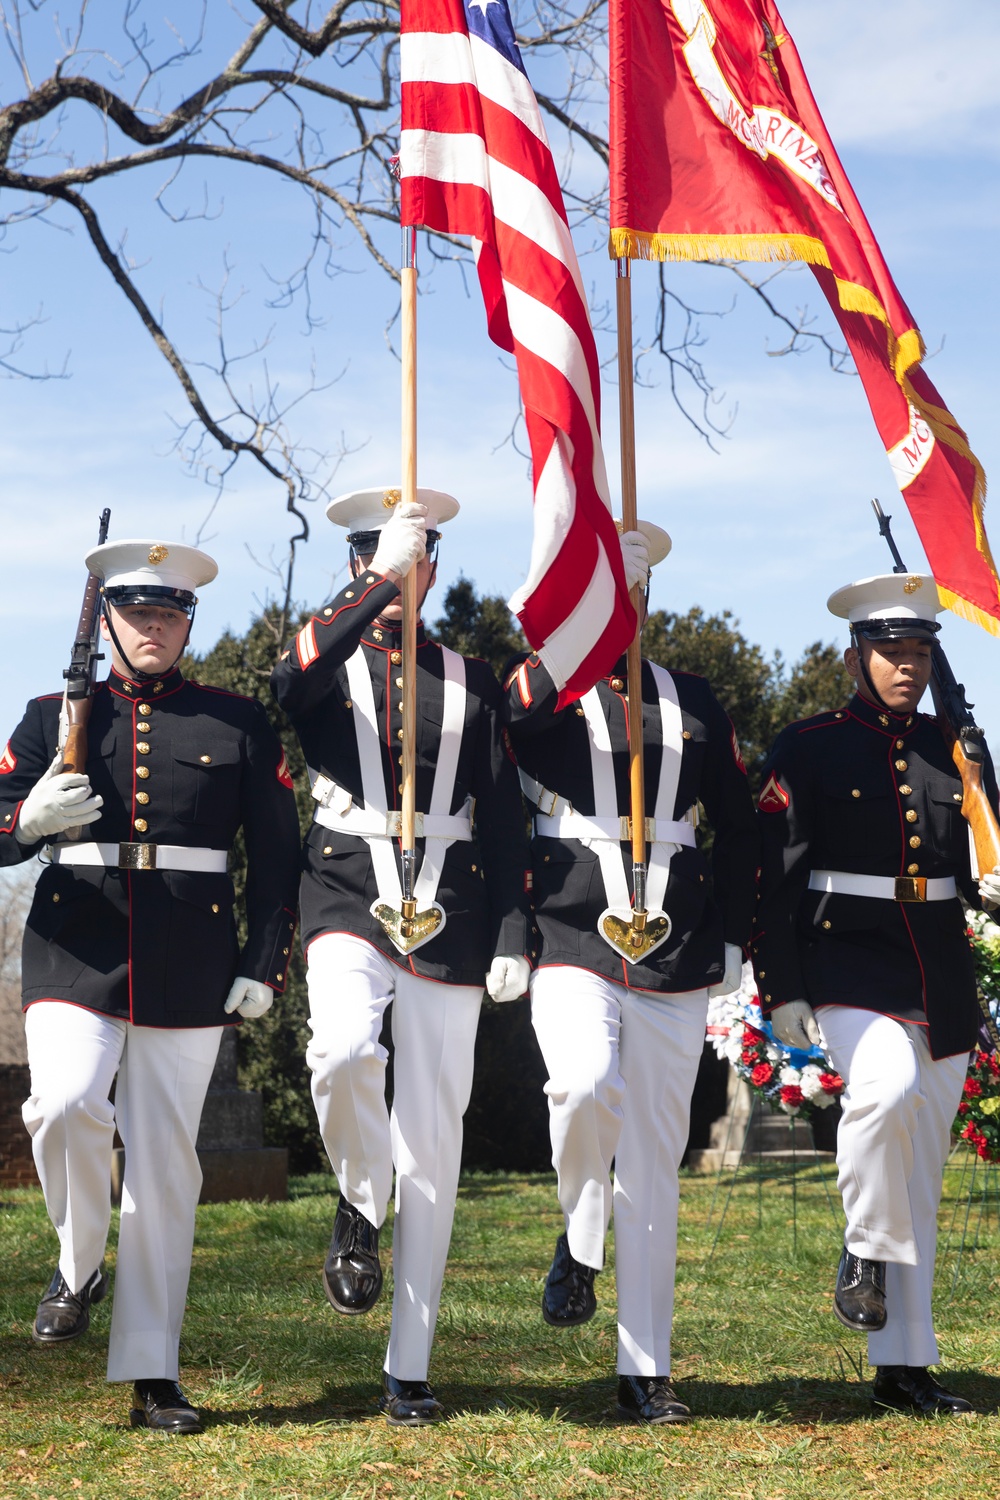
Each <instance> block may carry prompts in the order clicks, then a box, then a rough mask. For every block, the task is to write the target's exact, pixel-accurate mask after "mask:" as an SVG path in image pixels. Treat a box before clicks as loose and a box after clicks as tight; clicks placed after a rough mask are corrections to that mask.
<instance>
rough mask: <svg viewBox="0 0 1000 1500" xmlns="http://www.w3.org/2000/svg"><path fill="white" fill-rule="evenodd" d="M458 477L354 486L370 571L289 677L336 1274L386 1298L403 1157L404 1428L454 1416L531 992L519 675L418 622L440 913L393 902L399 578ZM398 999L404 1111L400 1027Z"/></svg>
mask: <svg viewBox="0 0 1000 1500" xmlns="http://www.w3.org/2000/svg"><path fill="white" fill-rule="evenodd" d="M457 510H458V502H457V501H456V500H454V499H453V498H452V497H451V496H449V495H445V494H443V493H442V492H440V491H435V490H425V489H421V490H420V491H419V492H418V501H417V503H415V504H411V505H407V504H406V503H405V502H402V501H400V498H399V491H398V490H393V489H373V490H363V491H355V492H352V493H351V494H350V495H346V496H342V497H340V498H339V499H337V500H335V501H333V502H331V504H330V506H329V507H328V510H327V514H328V515H329V517H330V519H331V520H333V521H334V522H335V523H337V524H340V525H344V526H346V527H347V530H348V533H349V538H348V539H349V542H350V545H351V572H352V577H351V578H350V580H349V581H348V583H347V584H346V586H345V587H344V588H343V589H342V590H341V591H340V592H339V593H338V594H337V595H336V596H335V597H334V598H333V599H331V600H330V602H329V603H328V604H327V605H326V606H325V607H324V608H323V609H321V610H320V611H319V612H318V613H317V614H316V615H315V616H314V617H313V619H311V620H310V621H309V622H308V624H307V625H305V626H304V628H303V629H302V630H301V632H300V633H299V636H298V638H297V640H296V642H295V644H294V646H293V647H292V649H291V650H290V651H289V652H288V653H286V655H285V657H284V658H283V660H281V661H280V662H279V663H278V665H277V666H276V668H275V670H274V673H273V676H272V689H273V691H274V694H275V696H276V698H277V700H278V702H279V703H280V704H281V706H282V708H283V709H284V710H285V712H286V713H287V714H288V716H289V718H290V719H291V721H292V723H293V724H294V726H295V729H296V731H297V733H298V735H299V738H300V740H301V741H302V747H303V750H304V752H305V758H306V762H307V764H308V766H309V774H310V778H311V780H312V784H313V796H314V798H315V800H316V811H315V822H314V824H313V827H312V828H311V829H310V831H309V833H308V835H307V837H306V841H305V852H304V870H303V876H302V887H301V908H302V929H303V943H304V946H305V951H306V958H307V964H308V984H309V1005H310V1026H311V1029H312V1039H311V1041H310V1044H309V1048H308V1051H307V1054H306V1057H307V1062H308V1065H309V1068H310V1070H311V1073H312V1092H313V1100H314V1102H315V1105H316V1111H317V1116H318V1119H319V1124H320V1130H321V1133H322V1136H323V1141H324V1145H325V1146H326V1150H327V1153H328V1155H329V1157H330V1161H331V1164H332V1166H333V1168H334V1171H335V1172H336V1174H337V1179H338V1183H339V1186H340V1195H341V1196H340V1203H339V1206H338V1210H337V1217H336V1222H335V1225H334V1232H333V1239H332V1242H331V1245H330V1251H329V1255H328V1257H327V1261H326V1265H325V1267H324V1276H323V1280H324V1287H325V1290H326V1293H327V1297H328V1298H329V1300H330V1302H331V1304H332V1305H333V1307H334V1308H336V1309H337V1311H339V1312H342V1313H347V1314H357V1313H363V1312H366V1311H368V1309H369V1308H371V1307H372V1306H373V1305H374V1303H375V1301H376V1300H377V1298H378V1296H379V1293H380V1290H381V1286H382V1272H381V1267H380V1264H379V1253H378V1233H379V1229H380V1228H381V1225H382V1223H383V1221H384V1218H385V1214H386V1208H387V1203H388V1198H389V1194H390V1191H391V1188H392V1179H393V1171H394V1170H395V1177H396V1216H395V1227H394V1237H393V1278H394V1291H393V1310H392V1331H391V1335H390V1340H389V1347H388V1350H387V1353H386V1357H385V1365H384V1372H383V1389H382V1394H381V1398H380V1401H381V1407H382V1410H383V1411H384V1412H385V1414H386V1416H387V1418H388V1420H389V1421H390V1422H392V1423H402V1424H406V1425H421V1424H423V1423H425V1422H429V1421H433V1420H436V1419H437V1417H439V1416H440V1414H441V1408H440V1404H439V1403H438V1402H437V1400H436V1399H435V1397H434V1393H433V1390H432V1389H431V1387H430V1385H429V1384H428V1383H427V1377H428V1373H429V1361H430V1352H431V1343H432V1340H433V1335H434V1326H435V1321H436V1318H437V1310H438V1303H439V1299H440V1295H441V1286H442V1282H443V1277H444V1271H445V1264H446V1261H447V1253H448V1244H449V1240H450V1236H451V1224H452V1218H453V1215H454V1205H455V1197H456V1192H457V1185H458V1170H459V1164H460V1161H461V1145H462V1116H463V1114H464V1112H465V1109H466V1106H467V1104H468V1101H469V1094H470V1091H471V1087H472V1068H473V1057H474V1047H475V1037H476V1029H477V1026H478V1020H479V1010H480V1005H481V1002H482V995H483V987H484V984H486V985H487V986H488V988H489V992H490V994H491V995H492V996H493V998H494V999H497V1000H508V999H515V998H517V996H518V995H520V994H523V993H524V992H525V990H526V988H527V982H528V972H529V958H528V956H529V954H530V952H531V949H532V943H533V934H532V919H531V908H530V900H529V895H528V879H527V844H526V839H525V834H524V817H523V812H522V808H521V798H520V791H519V787H518V781H517V773H516V770H515V767H514V764H513V760H512V759H511V757H510V755H509V753H508V750H507V747H506V745H505V743H504V736H503V724H502V701H501V692H500V686H499V684H498V682H497V680H496V678H495V676H494V675H493V672H492V670H491V668H490V667H489V666H488V664H487V663H486V662H483V661H477V660H475V659H472V658H463V657H460V656H457V655H456V654H455V653H454V652H451V651H446V650H444V649H443V648H442V647H441V646H439V645H436V644H435V643H433V642H432V641H429V640H428V639H427V637H426V635H425V633H424V631H423V628H422V627H419V628H418V635H417V651H416V661H417V666H416V671H417V681H416V707H417V726H416V807H417V815H418V817H417V829H416V834H417V840H416V842H417V852H418V863H417V872H416V886H415V894H416V896H417V900H418V913H419V912H420V911H425V910H426V911H434V912H435V913H436V914H437V915H436V920H437V921H438V924H439V925H438V926H437V927H436V929H434V930H433V931H430V932H429V933H428V934H427V935H426V937H425V938H424V940H422V941H421V942H419V943H418V944H417V945H415V946H405V945H404V946H403V947H400V946H399V944H398V943H397V942H396V941H394V939H393V936H392V935H391V933H390V931H389V930H388V929H387V927H386V926H385V925H384V924H383V923H382V922H381V921H380V920H379V919H378V916H377V915H376V909H377V908H380V907H381V908H383V909H384V908H385V907H390V908H393V909H395V910H397V911H398V909H399V906H400V891H401V884H400V863H399V835H400V831H401V830H400V802H401V794H402V782H401V759H402V744H401V741H402V710H403V704H402V696H403V687H404V682H403V639H402V625H401V610H400V606H399V597H400V583H401V580H402V578H403V576H404V575H405V574H406V573H407V571H408V570H409V568H410V567H411V566H412V567H415V568H416V570H417V588H418V597H419V599H420V602H422V600H423V596H424V594H425V593H426V591H427V589H428V588H429V587H430V586H431V584H432V583H433V579H434V567H435V562H434V556H435V551H436V545H437V540H438V535H439V532H438V527H439V526H440V525H441V524H443V523H444V522H445V521H447V520H448V519H449V518H450V517H451V516H453V515H454V514H455V513H456V511H457ZM390 1003H391V1004H392V1034H393V1042H394V1047H395V1056H394V1068H393V1079H394V1095H393V1104H392V1110H391V1113H390V1112H389V1111H388V1110H387V1108H386V1104H385V1067H386V1060H387V1055H386V1051H385V1049H384V1048H383V1047H382V1045H381V1043H380V1041H379V1036H380V1032H381V1029H382V1023H383V1018H384V1015H385V1011H386V1009H387V1008H388V1006H389V1005H390Z"/></svg>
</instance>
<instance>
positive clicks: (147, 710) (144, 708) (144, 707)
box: [139, 703, 153, 714]
mask: <svg viewBox="0 0 1000 1500" xmlns="http://www.w3.org/2000/svg"><path fill="white" fill-rule="evenodd" d="M139 712H140V713H141V714H151V713H152V712H153V710H152V708H151V707H150V705H149V704H148V703H140V704H139Z"/></svg>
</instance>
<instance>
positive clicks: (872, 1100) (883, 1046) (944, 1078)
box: [817, 1005, 968, 1365]
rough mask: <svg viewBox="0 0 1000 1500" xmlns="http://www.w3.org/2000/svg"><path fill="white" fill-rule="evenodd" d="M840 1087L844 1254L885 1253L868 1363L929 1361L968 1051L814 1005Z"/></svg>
mask: <svg viewBox="0 0 1000 1500" xmlns="http://www.w3.org/2000/svg"><path fill="white" fill-rule="evenodd" d="M817 1017H818V1019H819V1023H820V1027H821V1029H822V1032H823V1038H824V1042H825V1044H826V1048H827V1051H828V1052H829V1054H830V1057H831V1058H832V1060H833V1065H834V1067H835V1068H836V1069H837V1071H838V1073H840V1075H841V1077H842V1078H843V1079H844V1082H845V1083H846V1085H847V1087H846V1089H845V1091H844V1096H843V1100H842V1104H843V1111H844V1112H843V1115H842V1116H841V1120H840V1126H839V1129H838V1132H837V1169H838V1185H839V1187H840V1192H841V1195H842V1197H843V1200H844V1214H845V1217H846V1219H847V1232H846V1241H845V1242H846V1244H847V1248H848V1250H849V1251H850V1252H851V1254H852V1255H860V1256H863V1257H864V1258H865V1259H866V1260H884V1261H885V1262H886V1276H885V1293H886V1298H885V1300H886V1312H887V1314H888V1318H887V1321H886V1326H885V1328H883V1329H882V1331H881V1332H880V1333H872V1334H869V1336H868V1360H869V1363H870V1364H873V1365H933V1364H936V1363H937V1359H938V1346H937V1340H936V1338H935V1337H934V1325H933V1322H932V1319H931V1292H932V1290H933V1285H934V1256H935V1252H936V1248H937V1214H938V1205H939V1203H940V1201H941V1182H942V1174H943V1171H944V1164H945V1161H946V1159H947V1156H948V1150H949V1145H950V1135H951V1126H952V1122H953V1121H954V1119H955V1112H956V1110H957V1109H958V1104H959V1100H960V1099H961V1097H962V1084H963V1082H964V1080H965V1074H966V1067H967V1063H968V1057H967V1055H966V1054H965V1053H962V1054H961V1056H959V1057H944V1058H941V1059H939V1060H938V1061H935V1060H934V1059H933V1058H932V1057H931V1055H930V1051H929V1050H928V1046H927V1038H926V1035H925V1031H924V1028H923V1027H922V1026H910V1025H907V1024H906V1023H905V1022H902V1021H894V1020H893V1019H892V1017H891V1016H882V1015H878V1014H877V1013H876V1012H874V1011H870V1010H857V1009H855V1008H854V1007H853V1006H845V1005H822V1006H820V1007H819V1009H818V1010H817Z"/></svg>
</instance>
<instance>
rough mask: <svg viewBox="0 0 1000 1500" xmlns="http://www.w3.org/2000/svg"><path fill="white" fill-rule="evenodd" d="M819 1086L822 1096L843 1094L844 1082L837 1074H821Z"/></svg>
mask: <svg viewBox="0 0 1000 1500" xmlns="http://www.w3.org/2000/svg"><path fill="white" fill-rule="evenodd" d="M819 1084H820V1088H821V1089H822V1090H823V1092H824V1094H840V1093H843V1089H844V1080H843V1079H842V1078H841V1076H840V1074H839V1073H821V1074H820V1075H819Z"/></svg>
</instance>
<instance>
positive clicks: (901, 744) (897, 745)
mask: <svg viewBox="0 0 1000 1500" xmlns="http://www.w3.org/2000/svg"><path fill="white" fill-rule="evenodd" d="M902 748H903V741H902V740H897V741H896V749H897V750H902Z"/></svg>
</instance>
